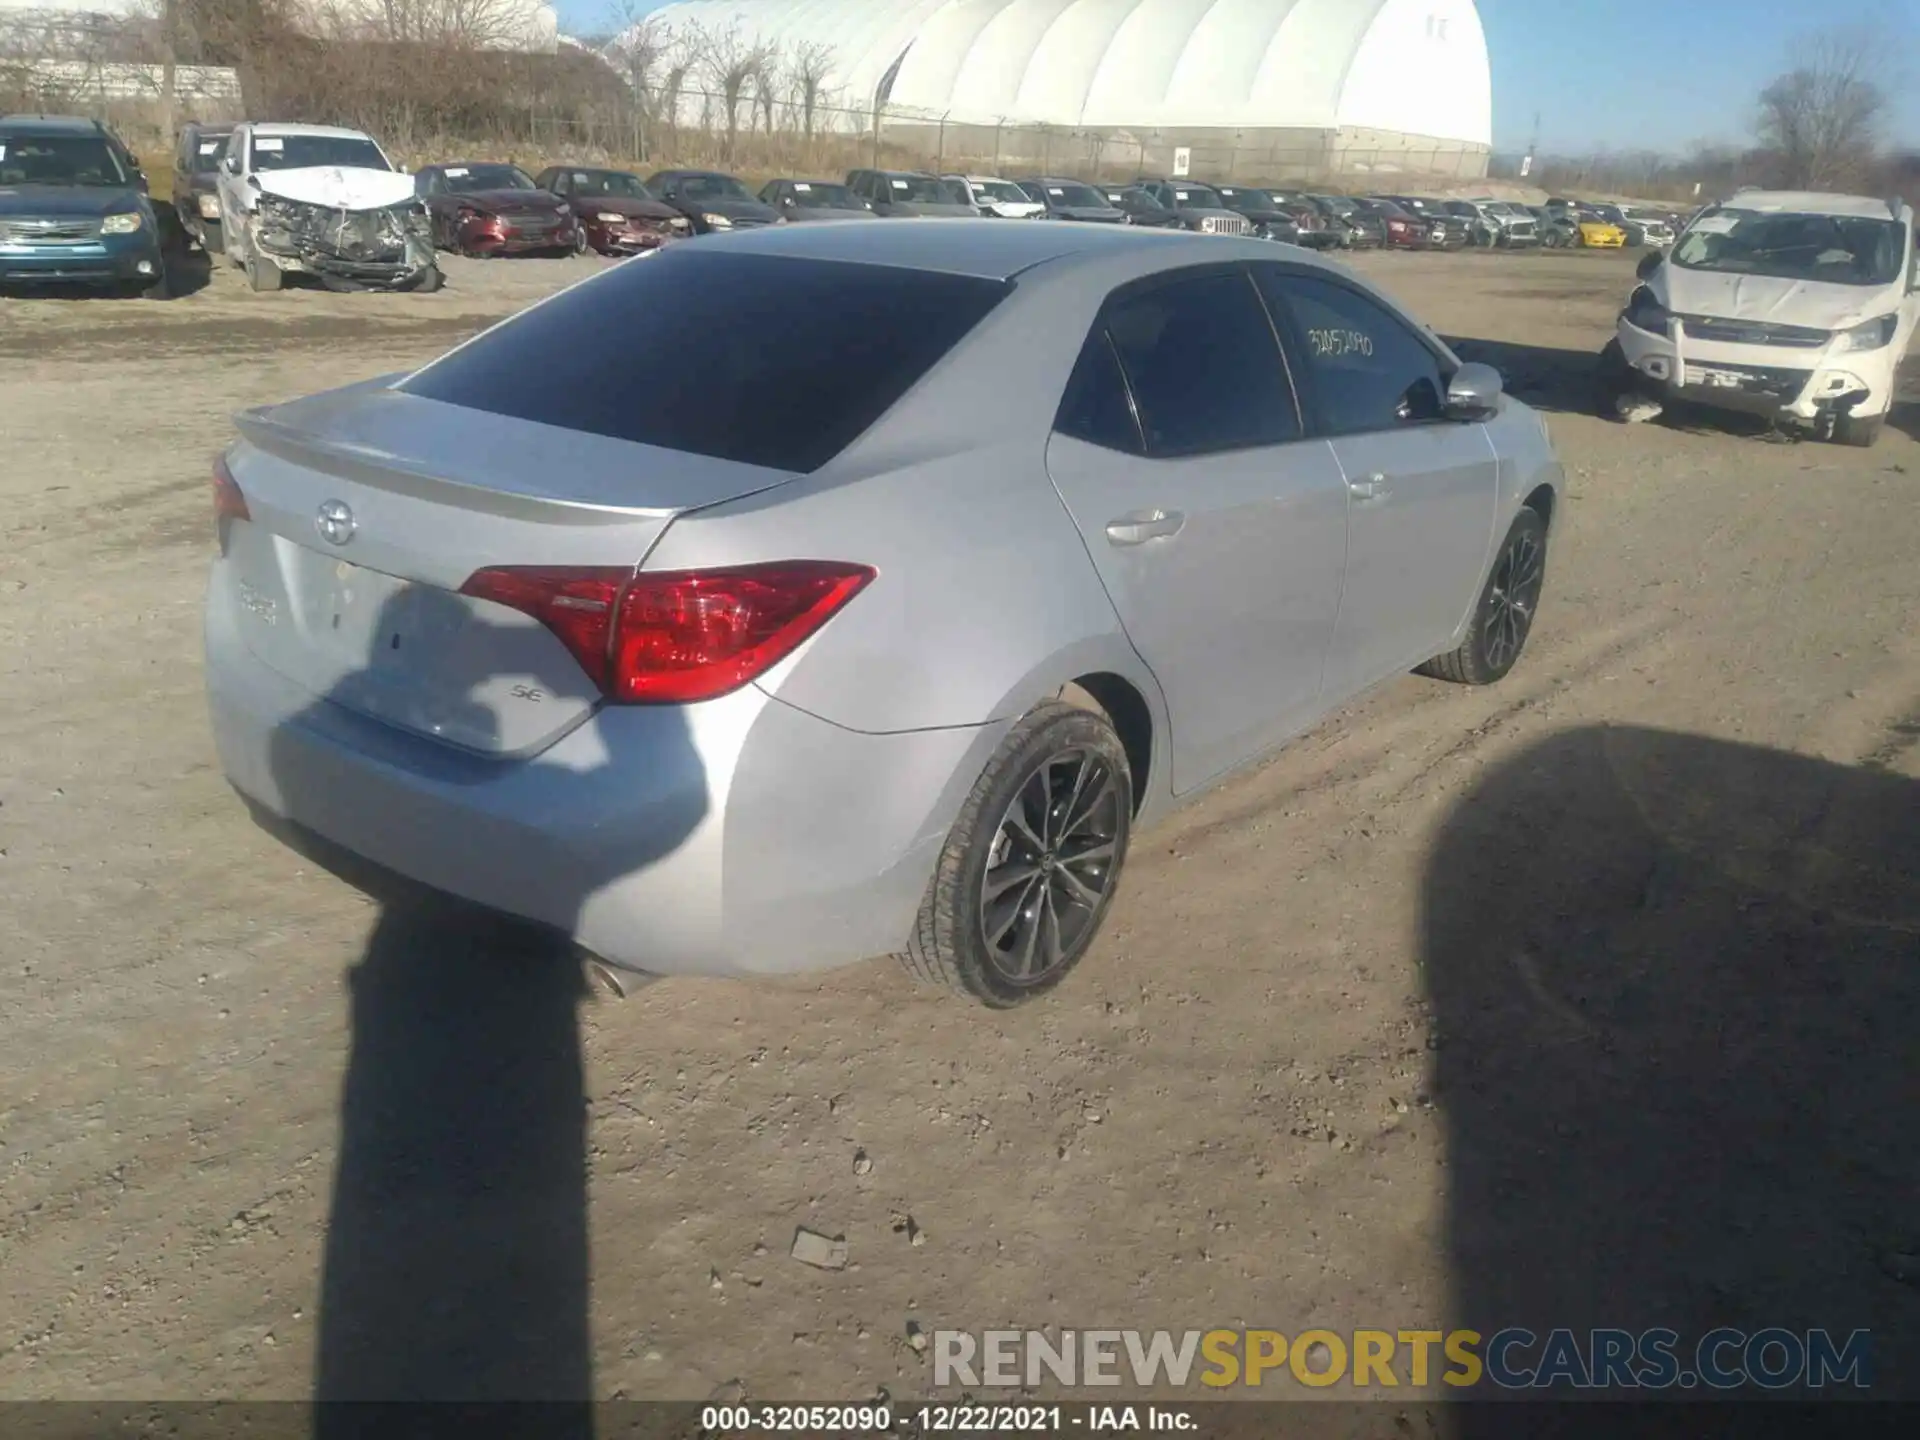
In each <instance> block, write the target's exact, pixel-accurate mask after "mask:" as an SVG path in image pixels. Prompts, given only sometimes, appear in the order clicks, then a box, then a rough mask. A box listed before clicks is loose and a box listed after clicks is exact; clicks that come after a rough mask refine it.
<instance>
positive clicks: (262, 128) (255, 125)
mask: <svg viewBox="0 0 1920 1440" xmlns="http://www.w3.org/2000/svg"><path fill="white" fill-rule="evenodd" d="M247 128H248V129H250V130H252V131H253V133H254V134H256V135H265V136H267V137H268V138H272V137H273V136H275V135H282V136H288V135H312V136H316V137H319V138H323V139H329V140H371V139H372V138H373V137H372V136H371V135H369V134H367V132H366V131H364V130H349V129H347V128H346V127H345V126H342V125H298V124H294V123H292V122H290V121H289V122H286V123H282V122H281V121H278V120H254V121H250V122H248V126H247Z"/></svg>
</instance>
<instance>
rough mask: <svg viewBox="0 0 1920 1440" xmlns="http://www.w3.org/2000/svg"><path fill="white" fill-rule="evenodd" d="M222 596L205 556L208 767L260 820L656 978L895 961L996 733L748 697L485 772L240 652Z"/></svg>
mask: <svg viewBox="0 0 1920 1440" xmlns="http://www.w3.org/2000/svg"><path fill="white" fill-rule="evenodd" d="M229 586H230V581H229V579H228V577H227V575H226V574H225V571H224V565H223V564H222V563H218V562H217V563H216V565H215V567H214V574H213V578H212V581H211V584H210V586H209V591H208V601H207V610H206V621H205V638H206V662H207V663H206V676H207V697H208V706H209V711H210V715H211V720H212V728H213V736H214V743H215V747H216V749H217V751H218V754H219V757H220V763H221V766H222V769H223V770H224V771H225V773H226V776H227V779H228V780H229V781H230V782H231V783H232V785H233V786H234V788H235V789H236V790H238V791H239V792H240V794H241V795H242V796H243V797H244V798H245V799H247V800H248V801H249V802H250V803H251V805H252V806H253V807H254V808H255V810H256V813H257V814H258V815H259V817H260V818H261V819H262V820H263V821H264V822H266V823H268V824H269V825H270V826H271V827H272V828H273V829H274V830H275V831H277V832H280V833H281V834H282V835H283V836H284V835H286V834H287V833H288V832H290V831H291V832H294V833H307V834H310V835H312V836H317V837H319V839H320V840H321V841H322V842H324V843H325V844H326V845H329V846H335V847H339V848H340V849H341V850H343V851H345V852H347V853H348V854H350V855H351V856H354V857H357V859H358V860H359V861H361V862H365V863H367V864H370V865H371V866H373V867H376V868H377V869H378V870H380V871H387V872H391V873H393V874H397V875H399V876H402V877H404V878H405V879H407V880H409V881H412V882H416V883H418V884H421V885H425V886H428V887H430V888H432V889H436V890H441V891H444V892H447V893H449V894H452V895H455V896H459V897H461V898H463V899H466V900H470V901H474V902H477V903H479V904H482V905H486V906H488V907H490V908H493V909H496V910H500V911H504V912H506V913H508V914H512V915H516V916H520V917H522V918H524V919H527V920H531V921H534V922H536V923H538V924H542V925H547V926H551V927H553V928H555V929H557V930H559V931H562V932H564V933H565V934H567V935H570V936H572V937H573V938H574V939H575V940H577V941H578V943H579V944H580V945H581V946H582V947H583V948H585V949H586V950H588V951H589V952H591V953H593V954H596V955H598V956H600V957H601V958H603V959H605V960H607V961H609V962H611V963H613V964H615V965H619V966H623V967H626V968H630V969H635V970H642V971H646V972H649V973H653V974H708V975H753V974H774V973H783V972H792V971H802V970H811V969H818V968H823V967H826V966H831V965H835V964H840V963H844V962H848V961H853V960H858V959H861V958H864V957H866V956H870V955H875V954H882V953H887V952H891V951H895V950H898V949H900V948H902V947H903V946H904V944H905V942H906V938H907V935H908V933H909V928H910V927H911V925H912V923H913V920H914V916H915V914H916V912H917V910H918V907H919V905H920V903H921V898H922V896H923V894H924V893H925V889H926V885H927V882H928V880H929V878H930V876H931V875H932V873H933V866H934V862H935V860H936V858H937V856H938V854H939V851H940V848H941V846H942V844H943V843H944V841H945V838H946V833H947V830H948V828H949V827H950V826H951V824H952V820H953V817H954V815H956V814H957V813H958V811H959V807H960V803H961V800H962V799H963V798H964V794H965V791H966V789H967V788H969V787H970V786H971V784H972V783H973V779H974V777H976V776H977V775H978V773H979V770H980V768H981V767H982V766H984V764H985V761H986V757H987V756H988V755H989V754H990V753H991V751H992V748H993V746H994V745H996V744H997V743H998V742H999V738H1000V735H1001V733H1002V732H1003V730H1004V728H1005V727H1004V726H1002V725H991V726H984V727H978V728H970V729H956V730H935V731H920V732H914V733H910V734H899V735H866V734H859V733H857V732H854V731H851V730H845V729H841V728H840V727H838V726H835V725H830V724H828V723H827V722H825V721H822V720H818V719H815V718H814V717H813V716H811V715H809V714H807V713H805V712H803V711H800V710H797V709H795V708H793V707H792V706H790V705H787V704H785V703H783V702H781V701H778V700H775V699H773V698H772V697H771V696H769V695H768V694H766V693H765V692H764V691H761V690H759V689H758V688H755V687H752V686H749V687H747V688H746V689H744V690H740V691H736V692H735V693H734V694H732V695H729V696H725V697H723V698H721V699H719V700H715V701H711V702H708V703H707V704H704V705H697V706H687V707H665V706H658V707H656V706H631V707H606V708H604V709H602V710H600V711H599V712H597V713H596V714H594V715H593V716H591V717H590V718H589V719H588V720H587V721H585V722H584V723H583V724H581V725H579V726H578V727H577V728H575V729H574V730H573V731H571V732H569V733H568V734H566V735H565V736H563V737H562V738H561V739H560V740H559V741H558V742H556V743H555V744H554V745H552V746H551V747H550V748H548V749H547V750H545V751H543V752H542V753H540V754H539V755H537V756H535V757H533V758H531V759H507V760H501V759H494V758H490V757H485V756H480V755H475V754H472V753H470V752H467V751H463V750H458V749H455V748H453V747H450V746H447V745H445V744H442V743H439V742H437V741H433V740H429V739H426V738H424V737H420V736H416V735H413V734H410V733H408V732H405V731H401V730H398V729H396V728H394V727H392V726H388V725H385V724H382V723H381V722H379V721H375V720H370V719H367V718H366V717H364V716H361V715H359V714H357V713H355V712H352V711H349V710H347V709H345V708H344V707H342V706H339V705H336V704H334V703H332V702H331V701H328V700H325V699H317V698H315V697H314V696H312V695H310V694H308V693H307V692H305V691H304V690H303V689H301V687H299V686H297V685H294V684H293V683H292V682H290V681H288V680H286V679H284V678H283V677H282V676H280V675H279V674H278V673H277V672H275V671H273V670H271V669H269V668H268V667H267V666H265V665H264V664H262V663H261V662H260V661H259V660H258V659H256V658H255V657H254V656H253V654H252V653H251V652H250V651H249V650H248V649H247V648H246V645H245V642H244V640H243V639H242V638H241V636H240V634H239V633H238V630H237V628H236V626H235V624H234V614H235V603H234V600H233V597H232V596H231V594H230V593H229ZM309 853H312V852H311V851H309ZM350 878H351V877H350ZM363 883H364V882H363Z"/></svg>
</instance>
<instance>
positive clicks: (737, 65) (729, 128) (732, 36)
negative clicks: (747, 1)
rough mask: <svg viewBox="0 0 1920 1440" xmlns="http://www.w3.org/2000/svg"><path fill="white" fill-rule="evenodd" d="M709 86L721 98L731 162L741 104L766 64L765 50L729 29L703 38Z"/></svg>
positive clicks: (725, 153)
mask: <svg viewBox="0 0 1920 1440" xmlns="http://www.w3.org/2000/svg"><path fill="white" fill-rule="evenodd" d="M701 59H702V61H703V68H704V70H705V72H706V77H707V80H708V82H709V83H710V84H711V86H712V88H713V89H714V90H717V91H718V92H719V95H720V103H721V106H722V108H723V109H724V110H725V112H726V136H727V139H726V149H725V151H724V152H722V153H723V155H724V157H725V159H726V160H727V161H728V162H729V163H731V161H732V160H733V151H734V142H735V140H736V139H737V137H738V135H739V133H740V100H741V97H742V96H743V95H744V94H745V93H746V89H747V86H748V85H749V84H751V83H752V82H753V79H754V77H755V76H757V75H758V74H759V73H760V71H761V69H762V67H763V66H764V65H765V64H766V60H767V47H766V45H765V44H764V43H763V42H761V41H760V40H758V39H755V38H752V37H749V36H747V35H744V34H742V33H741V31H740V28H739V27H738V26H737V25H736V26H731V27H729V28H728V29H726V30H723V31H720V32H719V33H718V34H714V35H709V36H708V37H707V38H706V44H705V46H704V53H703V54H702V56H701Z"/></svg>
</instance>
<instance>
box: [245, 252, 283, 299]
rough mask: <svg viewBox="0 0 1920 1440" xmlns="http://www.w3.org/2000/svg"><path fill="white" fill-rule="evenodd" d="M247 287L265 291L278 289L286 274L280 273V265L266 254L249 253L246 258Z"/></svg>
mask: <svg viewBox="0 0 1920 1440" xmlns="http://www.w3.org/2000/svg"><path fill="white" fill-rule="evenodd" d="M246 267H247V288H248V289H250V290H254V291H256V292H261V293H265V292H268V291H273V290H278V289H279V288H280V287H281V286H282V285H283V284H284V283H285V282H286V276H284V275H283V274H281V273H280V267H279V266H278V265H276V264H274V263H273V261H271V260H269V259H267V258H266V257H265V256H264V255H249V256H248V257H247V259H246Z"/></svg>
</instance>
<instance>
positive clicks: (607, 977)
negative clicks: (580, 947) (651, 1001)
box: [581, 956, 660, 1000]
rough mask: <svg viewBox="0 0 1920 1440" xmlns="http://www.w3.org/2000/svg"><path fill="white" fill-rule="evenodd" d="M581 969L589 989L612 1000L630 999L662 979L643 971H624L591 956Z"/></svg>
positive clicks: (584, 961)
mask: <svg viewBox="0 0 1920 1440" xmlns="http://www.w3.org/2000/svg"><path fill="white" fill-rule="evenodd" d="M581 968H582V970H583V971H584V972H585V974H586V981H587V989H588V990H590V991H592V992H593V993H594V994H596V995H600V996H603V997H605V998H606V999H610V1000H625V999H628V998H629V997H631V996H632V995H634V994H635V993H636V992H638V991H640V990H643V989H645V988H646V987H647V986H649V985H651V984H653V982H654V981H656V980H658V979H659V978H660V977H659V976H658V975H649V974H647V973H646V972H645V971H643V970H623V969H620V968H618V967H617V966H613V965H609V964H607V962H606V961H604V960H597V959H594V958H593V957H591V956H589V957H588V958H587V959H585V960H583V961H582V962H581Z"/></svg>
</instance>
